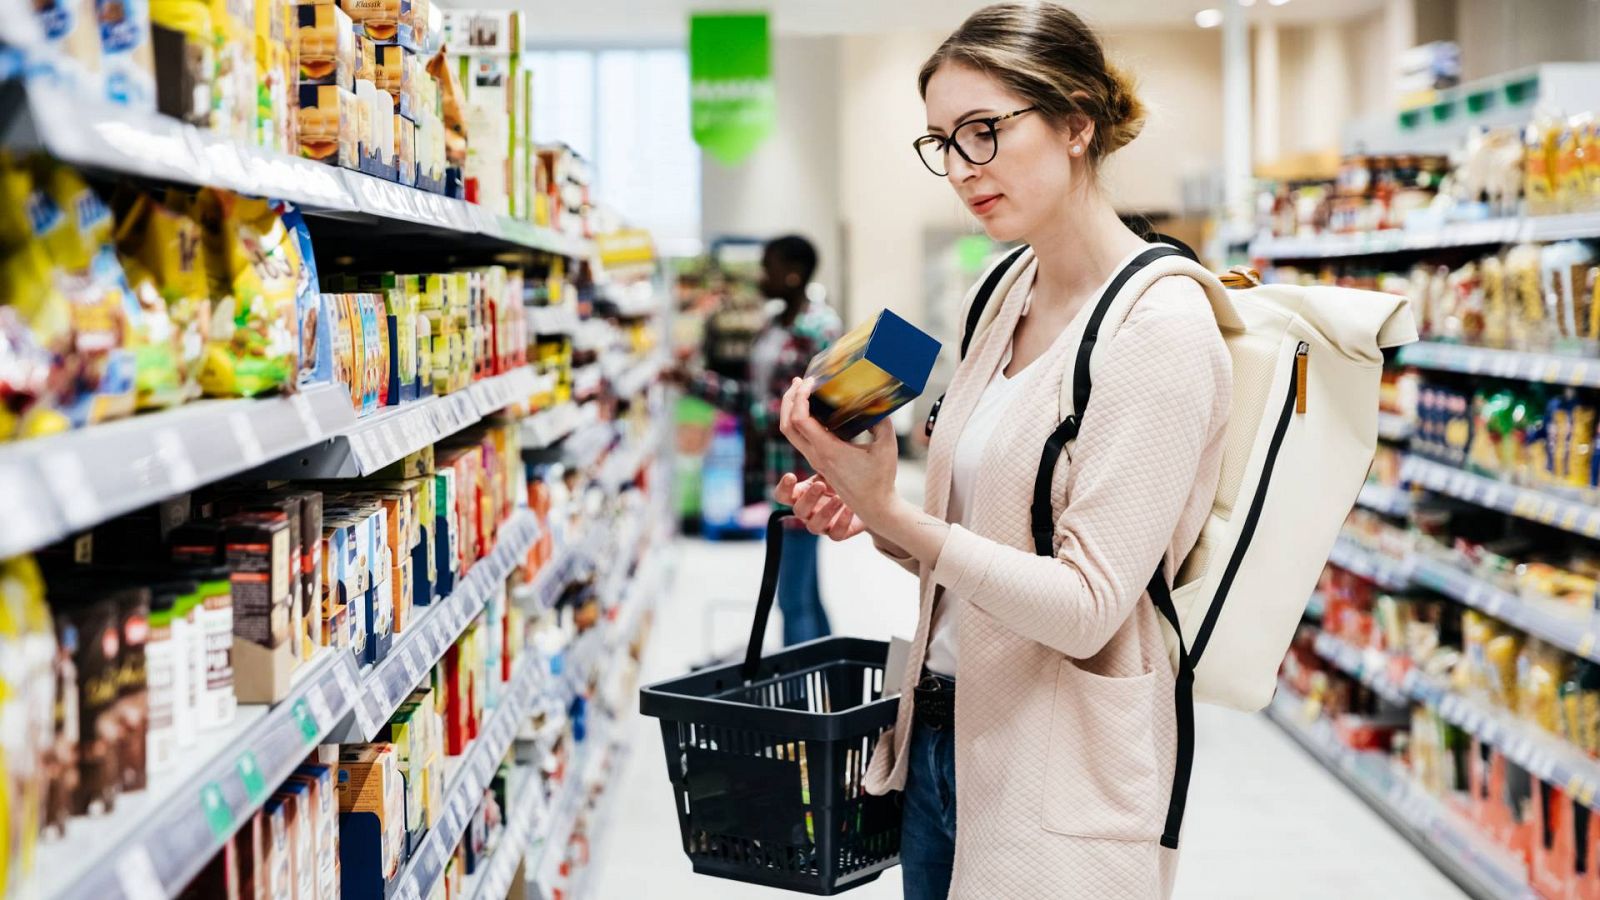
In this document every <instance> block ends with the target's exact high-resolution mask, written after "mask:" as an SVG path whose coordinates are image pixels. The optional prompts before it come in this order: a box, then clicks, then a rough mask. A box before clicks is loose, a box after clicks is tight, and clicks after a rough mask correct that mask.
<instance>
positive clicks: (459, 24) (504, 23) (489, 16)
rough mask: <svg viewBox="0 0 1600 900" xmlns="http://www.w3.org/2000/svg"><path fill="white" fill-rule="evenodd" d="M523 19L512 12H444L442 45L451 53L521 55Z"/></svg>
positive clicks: (497, 10)
mask: <svg viewBox="0 0 1600 900" xmlns="http://www.w3.org/2000/svg"><path fill="white" fill-rule="evenodd" d="M522 40H523V17H522V13H520V12H517V11H515V10H504V9H447V10H445V11H444V45H445V47H447V48H449V50H450V52H452V53H476V54H484V55H496V56H515V55H517V54H519V53H521V52H522Z"/></svg>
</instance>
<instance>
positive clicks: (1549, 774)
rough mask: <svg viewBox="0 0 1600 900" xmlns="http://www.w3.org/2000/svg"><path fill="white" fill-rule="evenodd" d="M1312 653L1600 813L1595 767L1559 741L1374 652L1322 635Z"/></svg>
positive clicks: (1599, 768)
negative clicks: (1419, 707)
mask: <svg viewBox="0 0 1600 900" xmlns="http://www.w3.org/2000/svg"><path fill="white" fill-rule="evenodd" d="M1316 651H1317V655H1319V656H1321V657H1322V658H1324V659H1326V660H1328V661H1329V662H1331V663H1333V664H1334V665H1336V666H1338V667H1339V668H1340V669H1342V670H1344V671H1345V672H1346V673H1348V674H1350V675H1352V676H1354V677H1356V678H1359V679H1360V680H1361V681H1362V683H1364V684H1366V685H1368V686H1369V687H1371V688H1373V689H1374V690H1376V691H1378V692H1379V693H1380V694H1382V695H1384V696H1385V697H1390V698H1391V699H1392V698H1393V697H1394V696H1398V697H1399V698H1400V700H1399V702H1415V703H1421V704H1423V705H1424V706H1427V707H1428V708H1430V709H1433V710H1435V711H1437V712H1438V713H1439V715H1440V716H1442V717H1443V718H1444V719H1445V720H1446V721H1449V722H1450V723H1452V724H1454V725H1456V726H1457V727H1459V728H1461V729H1462V730H1463V731H1466V732H1468V733H1470V734H1473V735H1476V736H1477V737H1478V738H1479V739H1481V740H1482V741H1484V742H1485V743H1488V744H1492V745H1494V746H1495V747H1497V748H1498V749H1499V750H1500V752H1502V753H1504V754H1505V755H1506V757H1507V758H1508V759H1510V760H1512V761H1513V762H1515V763H1516V764H1517V765H1520V766H1522V767H1523V768H1525V769H1527V770H1528V771H1530V772H1532V773H1533V774H1535V775H1537V776H1539V778H1541V779H1543V780H1544V781H1546V782H1548V783H1550V784H1555V785H1558V786H1562V787H1564V788H1565V789H1566V790H1567V793H1568V794H1569V795H1570V796H1572V797H1573V798H1574V799H1575V800H1577V801H1578V802H1580V803H1582V804H1584V805H1585V806H1588V807H1590V808H1591V809H1600V800H1597V799H1596V797H1595V792H1596V790H1597V789H1600V762H1597V761H1595V760H1592V759H1590V758H1589V757H1588V756H1587V755H1585V754H1584V753H1583V751H1581V750H1579V749H1578V748H1576V747H1574V746H1572V745H1571V744H1568V743H1567V742H1566V741H1563V740H1562V739H1561V738H1559V737H1557V736H1555V735H1553V734H1549V733H1547V732H1545V731H1542V730H1541V729H1540V728H1539V727H1538V726H1536V725H1534V724H1532V723H1531V722H1527V721H1524V720H1522V719H1519V718H1516V717H1514V716H1512V715H1510V714H1508V713H1505V712H1502V711H1500V710H1498V709H1495V708H1493V707H1491V706H1489V705H1488V704H1487V703H1484V702H1481V701H1478V700H1474V699H1472V698H1470V697H1466V696H1463V695H1461V694H1458V693H1456V692H1455V691H1452V690H1451V689H1450V688H1449V687H1447V686H1446V685H1444V684H1442V683H1440V682H1439V681H1438V680H1436V679H1434V678H1431V677H1429V676H1428V675H1426V674H1424V673H1423V672H1421V671H1420V670H1418V669H1417V668H1416V667H1415V666H1412V665H1411V664H1410V661H1409V660H1403V659H1400V658H1399V657H1393V656H1390V655H1389V654H1387V653H1384V652H1382V651H1380V650H1362V649H1360V648H1357V647H1353V646H1351V645H1350V644H1348V643H1345V642H1344V641H1342V640H1339V639H1338V638H1336V637H1333V636H1332V635H1330V634H1327V633H1326V632H1324V633H1321V634H1318V635H1317V640H1316ZM1402 669H1403V671H1401V670H1402Z"/></svg>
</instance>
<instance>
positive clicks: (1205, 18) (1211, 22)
mask: <svg viewBox="0 0 1600 900" xmlns="http://www.w3.org/2000/svg"><path fill="white" fill-rule="evenodd" d="M1194 23H1195V24H1196V25H1199V26H1200V27H1201V28H1215V27H1217V26H1218V25H1221V24H1222V10H1220V9H1202V10H1200V11H1199V12H1197V13H1195V14H1194Z"/></svg>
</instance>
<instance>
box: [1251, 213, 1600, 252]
mask: <svg viewBox="0 0 1600 900" xmlns="http://www.w3.org/2000/svg"><path fill="white" fill-rule="evenodd" d="M1592 237H1600V213H1570V214H1566V215H1554V216H1522V217H1517V218H1509V219H1485V220H1482V221H1478V222H1457V223H1452V224H1448V225H1443V226H1440V227H1438V228H1429V229H1426V230H1422V229H1416V230H1406V229H1390V230H1387V231H1370V232H1364V233H1361V234H1323V235H1316V236H1310V237H1263V238H1258V239H1257V240H1255V241H1253V242H1252V243H1251V244H1250V255H1251V256H1252V257H1254V258H1258V259H1333V258H1337V257H1345V256H1377V255H1381V254H1388V253H1409V252H1415V251H1424V250H1438V249H1443V248H1447V247H1488V246H1497V245H1500V244H1514V243H1519V242H1522V241H1560V240H1568V239H1571V238H1592Z"/></svg>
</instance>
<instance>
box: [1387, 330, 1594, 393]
mask: <svg viewBox="0 0 1600 900" xmlns="http://www.w3.org/2000/svg"><path fill="white" fill-rule="evenodd" d="M1398 360H1399V363H1400V365H1403V366H1416V367H1417V368H1419V369H1433V370H1437V371H1441V372H1459V373H1462V374H1465V375H1486V376H1489V377H1493V378H1511V379H1517V380H1519V381H1537V382H1542V383H1544V384H1559V385H1566V386H1568V387H1586V388H1600V359H1590V358H1587V357H1581V356H1563V355H1560V354H1554V353H1523V352H1519V351H1516V350H1495V349H1491V348H1489V347H1471V346H1467V345H1464V344H1445V343H1439V342H1435V341H1420V342H1418V343H1414V344H1407V345H1406V346H1404V347H1401V348H1400V353H1399V357H1398Z"/></svg>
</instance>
